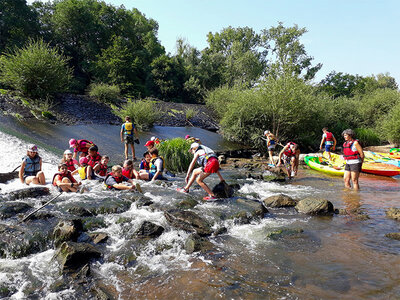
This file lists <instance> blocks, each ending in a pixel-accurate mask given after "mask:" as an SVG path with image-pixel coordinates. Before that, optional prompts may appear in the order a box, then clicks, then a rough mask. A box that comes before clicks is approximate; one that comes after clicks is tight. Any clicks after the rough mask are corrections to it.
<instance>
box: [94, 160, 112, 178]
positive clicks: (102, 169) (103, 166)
mask: <svg viewBox="0 0 400 300" xmlns="http://www.w3.org/2000/svg"><path fill="white" fill-rule="evenodd" d="M109 161H110V157H109V156H108V155H103V156H102V157H101V160H100V161H99V162H97V163H96V165H95V166H94V168H93V171H94V176H93V179H104V178H105V177H106V175H107V169H108V166H107V164H108V162H109Z"/></svg>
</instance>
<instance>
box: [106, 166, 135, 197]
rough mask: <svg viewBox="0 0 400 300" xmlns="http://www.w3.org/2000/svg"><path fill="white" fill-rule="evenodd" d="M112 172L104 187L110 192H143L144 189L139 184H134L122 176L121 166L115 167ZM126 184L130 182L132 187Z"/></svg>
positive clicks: (107, 177)
mask: <svg viewBox="0 0 400 300" xmlns="http://www.w3.org/2000/svg"><path fill="white" fill-rule="evenodd" d="M111 170H112V172H111V173H109V174H108V175H107V176H106V178H105V180H104V185H105V186H106V187H107V189H109V190H130V191H134V190H137V191H138V192H140V193H141V192H142V189H141V187H140V185H139V184H138V183H136V184H134V182H133V181H132V179H129V178H128V177H125V176H123V175H122V167H121V166H119V165H115V166H113V167H112V169H111ZM124 182H128V183H130V184H131V185H126V184H124Z"/></svg>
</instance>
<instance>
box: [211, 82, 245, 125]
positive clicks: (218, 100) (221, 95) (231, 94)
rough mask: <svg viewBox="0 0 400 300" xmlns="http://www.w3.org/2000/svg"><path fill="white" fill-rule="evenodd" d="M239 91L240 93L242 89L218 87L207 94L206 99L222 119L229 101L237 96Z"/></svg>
mask: <svg viewBox="0 0 400 300" xmlns="http://www.w3.org/2000/svg"><path fill="white" fill-rule="evenodd" d="M237 93H240V90H239V89H237V88H229V87H227V86H225V87H220V88H217V89H215V90H213V91H212V92H209V93H208V94H207V96H206V99H205V101H206V105H207V106H208V107H209V108H211V109H212V110H214V112H215V113H216V115H217V116H218V117H219V118H220V119H222V117H223V116H224V115H225V113H226V111H227V108H228V105H229V103H231V102H232V101H233V99H235V98H236V96H237Z"/></svg>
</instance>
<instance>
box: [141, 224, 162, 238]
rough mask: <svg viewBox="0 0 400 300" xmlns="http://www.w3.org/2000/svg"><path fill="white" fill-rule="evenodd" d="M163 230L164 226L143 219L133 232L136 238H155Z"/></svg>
mask: <svg viewBox="0 0 400 300" xmlns="http://www.w3.org/2000/svg"><path fill="white" fill-rule="evenodd" d="M163 232H164V227H162V226H159V225H156V224H154V223H151V222H149V221H144V222H143V223H142V225H140V228H139V229H138V230H137V231H136V232H135V236H136V237H138V238H148V237H150V238H156V237H159V236H160V235H161V234H162V233H163Z"/></svg>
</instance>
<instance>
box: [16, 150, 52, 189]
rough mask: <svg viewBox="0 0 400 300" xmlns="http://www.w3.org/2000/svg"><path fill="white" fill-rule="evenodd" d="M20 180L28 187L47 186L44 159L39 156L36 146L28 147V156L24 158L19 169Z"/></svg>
mask: <svg viewBox="0 0 400 300" xmlns="http://www.w3.org/2000/svg"><path fill="white" fill-rule="evenodd" d="M19 179H20V180H21V182H22V183H25V184H27V185H29V184H31V183H33V184H42V185H45V184H46V179H45V177H44V173H43V171H42V158H41V157H40V156H39V154H38V148H37V146H36V145H33V144H31V145H28V149H27V152H26V156H24V157H23V158H22V164H21V167H20V169H19Z"/></svg>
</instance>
